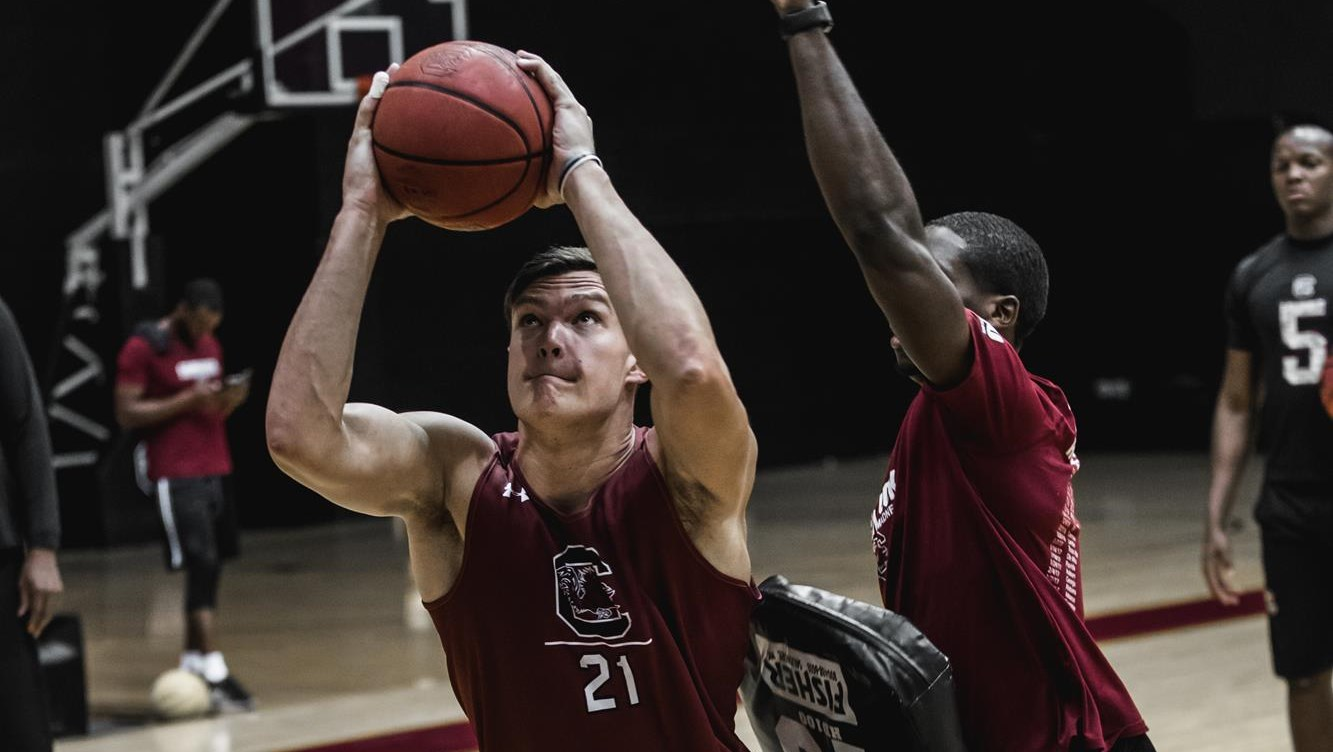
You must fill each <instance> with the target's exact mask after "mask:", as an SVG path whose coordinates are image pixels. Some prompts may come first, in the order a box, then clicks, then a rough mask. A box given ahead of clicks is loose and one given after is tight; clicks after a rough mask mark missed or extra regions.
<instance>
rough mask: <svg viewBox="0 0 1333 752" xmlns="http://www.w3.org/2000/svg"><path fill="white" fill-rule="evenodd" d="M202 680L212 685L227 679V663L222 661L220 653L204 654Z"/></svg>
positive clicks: (228, 672) (215, 651)
mask: <svg viewBox="0 0 1333 752" xmlns="http://www.w3.org/2000/svg"><path fill="white" fill-rule="evenodd" d="M202 662H203V675H204V680H205V681H208V682H212V683H214V684H216V683H218V682H220V681H222V680H223V679H226V678H227V675H228V674H230V673H231V672H230V671H228V670H227V662H226V661H225V660H223V659H222V653H221V651H217V650H214V651H213V652H211V653H205V654H204V656H203V659H202Z"/></svg>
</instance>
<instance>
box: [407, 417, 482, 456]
mask: <svg viewBox="0 0 1333 752" xmlns="http://www.w3.org/2000/svg"><path fill="white" fill-rule="evenodd" d="M402 416H403V418H405V419H406V420H408V421H410V422H411V423H413V424H414V425H416V426H418V427H420V428H421V429H422V431H424V432H425V435H426V437H427V439H428V440H429V441H430V447H431V451H432V452H433V453H434V454H435V455H436V456H437V457H438V458H439V459H441V460H443V461H445V462H447V463H449V464H455V463H458V462H468V461H481V462H485V461H488V460H489V459H490V458H491V456H492V455H494V454H495V452H496V450H497V449H498V445H497V444H496V442H495V439H493V438H492V437H490V436H488V435H487V434H486V432H485V431H482V430H481V429H480V428H477V427H476V426H474V425H472V424H471V423H469V422H467V421H466V420H463V419H462V418H459V417H456V416H453V415H449V414H447V413H441V412H434V411H427V410H422V411H416V412H406V413H402Z"/></svg>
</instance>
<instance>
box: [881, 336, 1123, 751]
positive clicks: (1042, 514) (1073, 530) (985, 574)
mask: <svg viewBox="0 0 1333 752" xmlns="http://www.w3.org/2000/svg"><path fill="white" fill-rule="evenodd" d="M967 317H968V324H969V326H970V327H971V330H972V348H973V352H974V358H973V365H972V370H971V372H970V373H969V375H968V377H967V379H966V380H965V381H964V382H963V383H962V384H960V385H958V386H956V387H954V388H952V389H948V390H936V389H932V388H929V387H926V388H923V389H922V390H921V393H920V394H918V395H917V397H916V399H915V400H913V402H912V405H911V407H910V408H909V409H908V411H907V415H906V417H905V418H904V419H903V424H902V428H901V429H900V430H899V433H898V439H897V441H896V443H895V444H894V448H893V453H892V454H891V455H890V456H889V467H888V474H887V477H886V479H885V483H884V486H883V488H882V489H881V491H880V497H879V503H878V505H877V506H876V509H875V512H874V514H873V515H872V517H871V526H872V530H873V536H872V537H873V544H874V550H875V556H876V559H877V560H878V568H879V586H880V594H881V596H882V597H883V600H884V606H885V607H886V608H888V609H891V610H893V611H896V612H898V613H900V614H902V615H904V616H906V617H907V618H908V619H910V620H911V621H912V623H913V624H915V625H916V626H917V627H918V628H919V629H920V630H921V631H922V633H924V634H925V635H926V636H927V637H929V638H930V639H931V641H932V642H934V643H935V645H936V646H937V647H939V649H940V650H941V651H943V652H944V654H945V655H947V656H949V659H950V660H951V661H952V663H953V666H954V674H955V678H956V687H957V697H958V708H959V715H960V716H961V720H962V724H963V733H964V737H965V739H966V741H967V744H968V748H969V749H977V750H986V752H1005V751H1007V750H1011V751H1012V752H1036V751H1038V750H1041V751H1046V750H1068V749H1070V748H1071V746H1073V745H1075V744H1076V743H1077V744H1081V745H1083V746H1082V747H1078V748H1079V749H1086V750H1089V751H1091V752H1095V751H1096V750H1105V749H1107V748H1109V747H1110V746H1111V745H1112V744H1114V743H1115V741H1116V740H1117V739H1120V738H1121V737H1125V736H1135V735H1139V734H1144V733H1146V732H1147V726H1146V725H1145V724H1144V722H1143V719H1142V718H1141V717H1140V716H1139V713H1138V710H1137V709H1136V708H1135V707H1134V702H1133V700H1132V699H1130V696H1129V692H1128V691H1126V689H1125V687H1124V685H1123V684H1122V683H1121V682H1120V679H1119V677H1117V676H1116V674H1115V671H1114V670H1113V669H1112V668H1111V665H1110V663H1109V662H1107V660H1106V658H1105V656H1103V655H1102V653H1101V651H1100V650H1099V649H1098V648H1097V645H1096V643H1095V642H1094V641H1093V638H1092V636H1091V635H1090V634H1089V632H1088V630H1087V628H1086V627H1085V626H1084V624H1083V593H1082V591H1081V587H1082V586H1081V579H1080V575H1079V555H1078V554H1079V552H1078V537H1079V523H1078V518H1077V517H1076V516H1075V514H1074V493H1073V486H1072V483H1071V481H1072V478H1073V476H1074V473H1075V472H1076V471H1077V470H1078V458H1077V457H1076V456H1075V455H1074V441H1075V438H1076V433H1075V426H1074V415H1073V412H1072V411H1071V410H1070V408H1069V402H1068V401H1067V400H1066V399H1065V396H1064V393H1063V392H1061V391H1060V388H1059V387H1057V386H1055V385H1054V384H1052V383H1051V382H1049V381H1047V380H1045V379H1042V378H1039V377H1036V376H1033V375H1032V374H1030V373H1028V371H1027V369H1026V368H1024V367H1023V362H1022V361H1021V360H1020V359H1019V357H1018V353H1017V352H1015V351H1014V349H1013V347H1012V346H1010V345H1009V343H1008V342H1006V341H1005V340H1004V338H1003V337H1002V336H1001V335H1000V334H999V332H997V331H996V330H995V329H994V327H992V326H991V325H990V324H989V323H987V322H984V321H982V320H981V319H980V318H978V317H977V316H976V315H975V314H973V313H972V312H971V311H969V312H968V313H967Z"/></svg>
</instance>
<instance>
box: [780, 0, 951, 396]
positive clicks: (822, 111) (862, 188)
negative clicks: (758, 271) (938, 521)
mask: <svg viewBox="0 0 1333 752" xmlns="http://www.w3.org/2000/svg"><path fill="white" fill-rule="evenodd" d="M773 5H774V7H775V8H776V9H777V11H778V13H779V14H780V15H781V16H783V18H784V20H788V23H789V29H790V30H791V31H793V32H794V33H791V35H790V37H789V38H788V41H787V49H788V51H789V53H790V56H791V63H792V69H793V70H794V72H795V74H796V88H797V92H798V93H799V95H800V102H801V117H802V122H803V124H804V128H805V143H806V151H807V153H808V154H809V157H810V165H811V167H812V168H813V169H814V173H815V178H816V179H817V180H818V182H819V188H820V190H821V191H822V192H823V194H824V200H825V202H826V203H827V204H828V207H829V211H830V212H831V213H832V215H833V220H834V222H836V223H837V225H838V229H839V230H840V231H841V232H842V236H843V238H845V239H846V241H847V244H848V246H850V247H851V249H852V253H854V254H855V255H856V260H857V261H858V262H859V264H860V266H861V272H862V274H864V275H865V279H866V284H867V285H868V286H869V287H870V292H871V294H872V295H873V296H874V298H875V302H876V303H878V304H879V307H880V309H881V310H882V311H884V315H885V317H887V318H888V320H889V326H890V327H891V328H892V329H893V332H894V334H895V335H897V337H898V339H899V340H900V341H901V342H902V346H903V349H904V350H906V351H907V354H908V355H909V356H910V357H911V359H912V361H913V362H914V363H915V364H916V366H917V367H918V368H919V369H920V371H921V373H922V374H923V375H924V376H925V378H926V380H927V381H930V382H931V383H932V384H935V385H938V386H949V385H952V384H956V383H958V382H959V381H961V380H962V379H963V377H964V376H965V375H966V373H967V369H968V367H969V366H970V357H971V349H970V346H969V343H970V339H971V337H970V335H969V333H968V327H967V319H966V314H965V313H964V311H963V302H962V300H961V299H960V297H959V295H958V291H957V290H956V289H955V288H954V286H953V284H951V283H950V281H949V279H948V277H946V276H945V274H944V272H943V271H941V269H940V267H939V265H938V264H937V263H936V262H935V259H934V258H933V257H932V255H931V253H930V251H929V250H928V249H927V246H926V230H925V228H924V226H923V224H922V220H921V212H920V210H919V209H918V208H917V204H916V197H915V195H913V193H912V186H911V185H910V184H909V183H908V182H907V176H906V175H904V174H903V170H902V166H901V165H899V164H898V160H897V159H896V158H895V157H894V156H893V152H892V151H891V150H890V149H889V146H888V144H887V143H885V141H884V137H883V136H882V135H881V134H880V132H879V128H878V127H876V125H875V121H874V119H873V118H871V116H870V112H869V111H868V110H867V109H866V106H865V103H864V102H863V101H862V100H861V95H860V94H859V93H858V92H857V91H856V87H855V85H854V84H853V83H852V80H851V78H850V77H849V76H848V74H847V71H846V69H845V68H844V67H843V64H842V61H841V60H840V59H839V58H838V54H837V52H836V51H835V50H834V49H833V45H832V44H831V43H830V42H829V38H828V36H827V35H826V34H823V33H821V27H820V26H819V25H817V24H816V25H806V26H804V28H801V27H802V24H800V23H795V24H792V23H791V21H790V20H789V19H793V18H797V20H800V19H810V20H811V21H818V18H817V17H813V18H812V16H811V14H814V13H818V12H819V11H816V10H813V7H814V6H815V3H812V2H811V0H773ZM818 6H819V7H820V8H823V7H824V6H823V3H819V4H818ZM796 13H804V14H806V15H804V16H801V17H794V16H793V15H792V14H796ZM901 106H902V108H903V110H906V111H908V113H909V114H910V112H911V110H910V108H911V106H912V105H911V104H910V103H907V102H902V103H901Z"/></svg>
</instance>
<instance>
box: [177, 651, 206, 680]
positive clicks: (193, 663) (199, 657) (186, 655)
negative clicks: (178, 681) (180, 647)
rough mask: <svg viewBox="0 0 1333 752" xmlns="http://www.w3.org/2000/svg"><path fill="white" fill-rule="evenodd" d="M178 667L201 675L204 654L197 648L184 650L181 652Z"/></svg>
mask: <svg viewBox="0 0 1333 752" xmlns="http://www.w3.org/2000/svg"><path fill="white" fill-rule="evenodd" d="M180 668H181V670H182V671H189V672H190V673H192V674H199V675H200V676H202V675H203V673H204V654H203V653H201V652H199V651H198V650H186V651H185V652H183V653H181V665H180Z"/></svg>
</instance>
